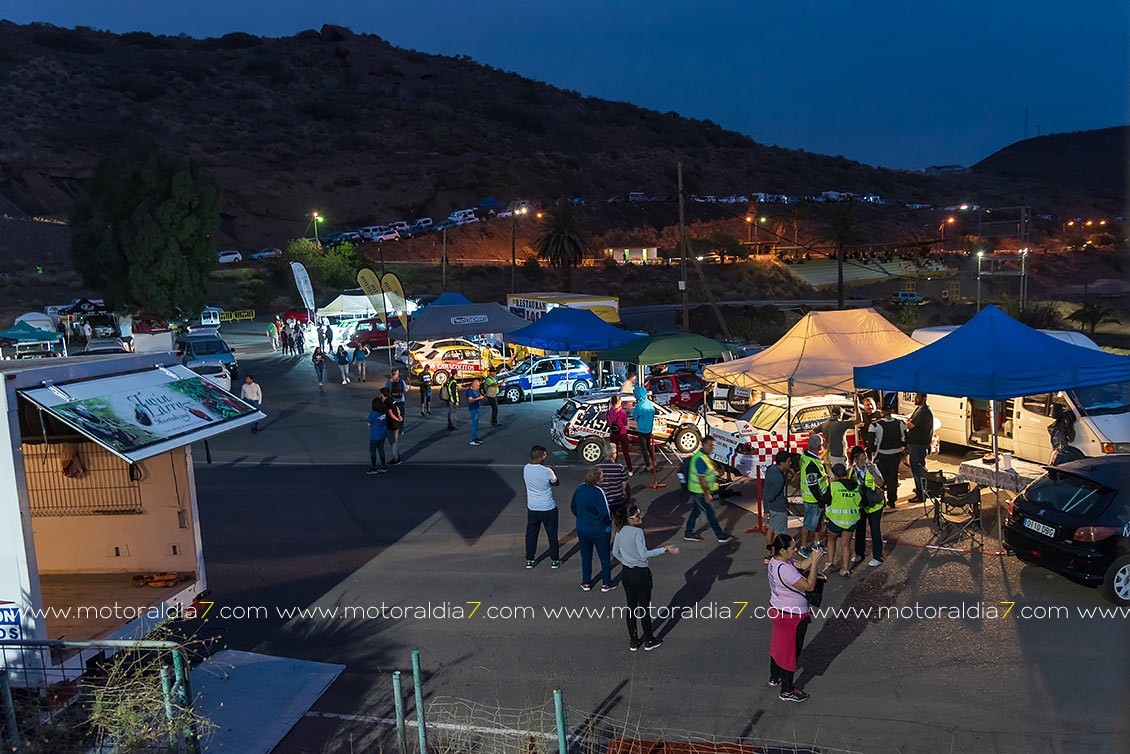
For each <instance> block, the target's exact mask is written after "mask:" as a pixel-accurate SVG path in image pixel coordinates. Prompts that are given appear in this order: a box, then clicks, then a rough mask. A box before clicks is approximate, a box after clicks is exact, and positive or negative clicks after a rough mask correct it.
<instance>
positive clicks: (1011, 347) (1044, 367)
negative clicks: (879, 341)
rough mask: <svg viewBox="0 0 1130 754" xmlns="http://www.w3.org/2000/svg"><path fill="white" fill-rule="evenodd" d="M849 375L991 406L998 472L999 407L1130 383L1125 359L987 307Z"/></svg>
mask: <svg viewBox="0 0 1130 754" xmlns="http://www.w3.org/2000/svg"><path fill="white" fill-rule="evenodd" d="M854 371H855V387H856V389H857V390H858V389H865V388H870V389H874V390H892V391H906V392H914V393H926V394H928V395H929V394H935V395H946V396H951V397H957V398H973V399H980V400H987V401H989V409H990V416H991V424H992V428H993V457H994V458H995V459H996V460H995V461H994V463H995V464H996V466H995V468H996V469H997V470H998V471H999V468H1000V460H999V459H1000V453H999V452H998V451H999V446H998V441H999V436H998V432H999V428H998V427H997V416H996V414H997V401H1003V400H1008V399H1010V398H1018V397H1021V396H1025V395H1039V394H1041V393H1051V392H1057V391H1059V390H1070V389H1074V388H1082V387H1094V386H1096V385H1108V384H1110V383H1115V382H1126V381H1130V357H1127V356H1116V355H1114V354H1109V353H1106V352H1104V351H1097V350H1094V349H1092V348H1085V347H1083V346H1077V345H1072V344H1070V343H1065V342H1063V341H1061V340H1058V339H1056V338H1053V337H1052V336H1050V335H1046V334H1044V333H1042V332H1040V331H1039V330H1034V329H1032V328H1031V327H1028V326H1027V325H1024V324H1022V323H1020V322H1017V321H1016V320H1015V319H1013V318H1012V317H1010V316H1008V315H1007V314H1005V313H1004V312H1002V311H1001V310H1000V309H998V308H997V307H995V306H987V307H985V308H984V309H983V310H981V311H980V312H979V313H978V314H977V315H976V316H975V317H973V319H971V320H969V321H968V322H966V323H965V324H964V325H962V326H961V327H959V328H958V329H956V330H954V331H953V332H951V333H950V334H949V335H946V336H945V337H944V338H942V339H941V340H938V341H935V342H934V343H931V344H929V345H926V346H923V347H922V348H919V349H918V350H917V351H914V352H912V353H909V354H907V355H906V356H901V357H899V358H897V359H891V360H890V361H885V362H883V363H881V364H875V365H873V366H866V367H856V368H855V370H854ZM999 510H1000V508H999V505H998V513H997V526H998V534H1000V529H1001V527H1002V525H1003V524H1002V518H1003V517H1002V516H1001V515H1000V512H999Z"/></svg>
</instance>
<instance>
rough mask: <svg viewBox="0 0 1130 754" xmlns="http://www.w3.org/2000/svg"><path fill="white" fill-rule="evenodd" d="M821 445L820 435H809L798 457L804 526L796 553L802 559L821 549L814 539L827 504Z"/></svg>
mask: <svg viewBox="0 0 1130 754" xmlns="http://www.w3.org/2000/svg"><path fill="white" fill-rule="evenodd" d="M823 444H824V443H823V441H822V439H821V437H820V435H817V434H811V435H809V436H808V450H806V451H804V452H803V453H801V455H800V498H801V500H803V501H804V525H803V526H802V527H801V530H800V548H799V549H798V550H797V552H798V553H799V554H800V556H801V557H802V558H807V557H808V556H809V555H811V554H812V547H816V548H820V547H821V544H820V542H819V541H818V540H817V539H816V534H817V532H818V531H819V530H820V519H821V517H822V513H821V510H820V509H821V508H822V507H823V506H826V505H827V504H828V472H827V470H826V469H825V468H824V461H822V460H821V459H820V449H821V448H822V447H823ZM809 540H811V543H812V544H811V546H809Z"/></svg>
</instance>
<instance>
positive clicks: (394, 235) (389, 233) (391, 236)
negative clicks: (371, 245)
mask: <svg viewBox="0 0 1130 754" xmlns="http://www.w3.org/2000/svg"><path fill="white" fill-rule="evenodd" d="M373 240H374V241H376V242H377V243H382V242H384V241H399V240H400V232H399V231H395V230H392V229H389V230H386V231H384V232H382V233H379V234H377V235H375V236H373Z"/></svg>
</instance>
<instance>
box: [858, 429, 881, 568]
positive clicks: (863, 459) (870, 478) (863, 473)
mask: <svg viewBox="0 0 1130 754" xmlns="http://www.w3.org/2000/svg"><path fill="white" fill-rule="evenodd" d="M850 471H851V474H852V476H853V477H855V481H856V484H858V485H859V494H860V496H861V500H860V503H861V507H862V511H863V512H862V515H860V517H859V525H858V526H856V529H855V557H854V558H852V559H851V562H852V564H855V563H861V562H863V553H865V552H867V529H868V528H869V527H870V529H871V561H870V562H869V563H868V564H867V565H869V566H871V567H872V568H875V567H876V566H880V565H882V564H883V488H884V487H885V486H886V483H885V482H884V481H883V475H882V474H881V473H879V468H878V467H877V466H876V465H875V464H873V463H871V461H869V460H868V459H867V451H866V450H865V449H864V448H863V447H862V446H860V445H856V446H855V447H854V448H852V449H851V469H850Z"/></svg>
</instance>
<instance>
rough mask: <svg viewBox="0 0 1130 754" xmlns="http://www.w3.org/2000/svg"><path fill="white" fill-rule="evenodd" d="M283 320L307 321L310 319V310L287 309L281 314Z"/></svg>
mask: <svg viewBox="0 0 1130 754" xmlns="http://www.w3.org/2000/svg"><path fill="white" fill-rule="evenodd" d="M281 318H282V321H283V322H289V321H294V322H302V323H307V322H309V321H310V312H309V311H308V310H306V309H287V310H286V311H285V312H283V313H282V315H281Z"/></svg>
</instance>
